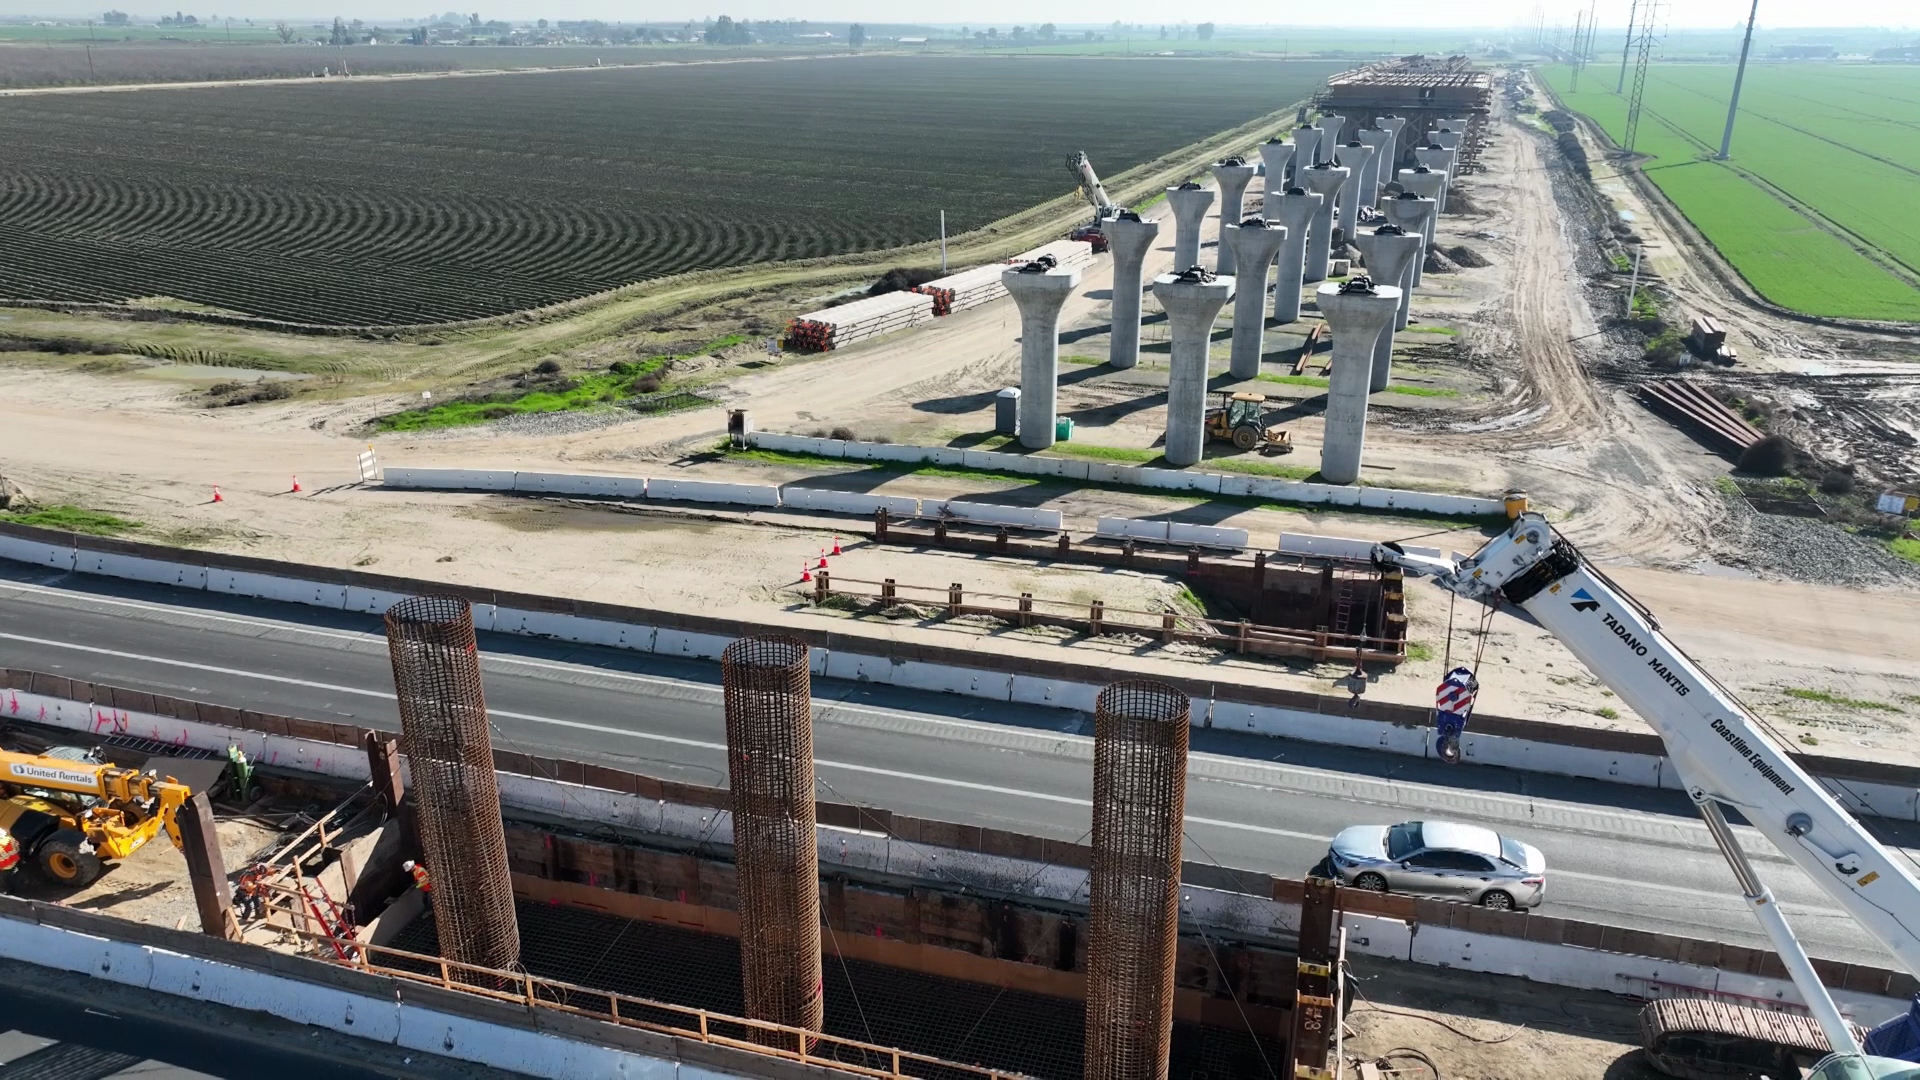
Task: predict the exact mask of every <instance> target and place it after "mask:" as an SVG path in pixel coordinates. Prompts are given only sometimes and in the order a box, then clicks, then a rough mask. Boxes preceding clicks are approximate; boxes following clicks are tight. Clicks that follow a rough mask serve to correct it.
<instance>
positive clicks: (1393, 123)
mask: <svg viewBox="0 0 1920 1080" xmlns="http://www.w3.org/2000/svg"><path fill="white" fill-rule="evenodd" d="M1374 125H1375V126H1377V127H1378V128H1379V129H1380V130H1381V131H1384V132H1386V133H1387V149H1386V152H1385V156H1384V157H1382V158H1381V160H1380V186H1381V187H1385V186H1387V185H1388V184H1391V183H1393V178H1394V176H1395V175H1396V174H1397V173H1399V171H1400V153H1401V151H1403V150H1405V149H1406V148H1407V144H1406V140H1404V139H1402V138H1401V137H1400V133H1401V132H1402V131H1405V130H1406V127H1407V118H1406V117H1404V116H1383V117H1381V118H1380V119H1378V120H1375V121H1374Z"/></svg>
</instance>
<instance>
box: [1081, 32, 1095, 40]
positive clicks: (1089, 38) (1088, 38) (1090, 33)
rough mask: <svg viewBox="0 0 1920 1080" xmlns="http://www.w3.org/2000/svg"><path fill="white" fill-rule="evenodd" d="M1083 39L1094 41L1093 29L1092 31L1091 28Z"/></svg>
mask: <svg viewBox="0 0 1920 1080" xmlns="http://www.w3.org/2000/svg"><path fill="white" fill-rule="evenodd" d="M1082 40H1085V41H1092V40H1093V31H1091V30H1089V31H1087V33H1086V37H1085V38H1083V39H1082Z"/></svg>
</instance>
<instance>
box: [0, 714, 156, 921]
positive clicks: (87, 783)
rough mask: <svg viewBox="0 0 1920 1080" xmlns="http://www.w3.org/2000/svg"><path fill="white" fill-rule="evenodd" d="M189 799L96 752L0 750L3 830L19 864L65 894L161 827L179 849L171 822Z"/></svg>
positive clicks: (136, 848)
mask: <svg viewBox="0 0 1920 1080" xmlns="http://www.w3.org/2000/svg"><path fill="white" fill-rule="evenodd" d="M192 794H193V793H192V792H191V791H189V790H188V788H187V785H185V784H182V783H179V782H177V781H176V780H174V779H173V778H172V777H170V776H169V777H161V776H159V775H157V774H155V773H154V772H153V771H152V770H148V771H147V772H141V771H139V770H137V769H123V768H121V767H120V766H118V765H113V764H111V763H106V762H102V761H101V760H100V758H99V752H98V751H81V750H70V749H64V748H56V749H54V750H53V751H51V752H50V753H48V754H45V755H34V754H14V753H8V752H6V751H0V828H4V829H6V830H7V831H8V832H10V833H12V834H13V837H14V839H16V840H18V841H19V842H20V855H21V860H22V861H23V862H25V863H27V864H28V865H31V866H32V867H33V868H34V869H35V870H38V871H39V872H40V874H41V875H42V876H43V877H45V878H46V879H47V880H49V881H51V882H53V883H54V884H57V885H62V886H66V887H68V888H75V889H83V888H85V887H87V886H88V885H91V884H93V882H94V880H95V879H97V878H98V877H99V876H100V872H101V870H102V869H103V868H104V866H105V863H107V862H108V861H115V860H120V859H125V858H126V857H128V856H129V855H132V854H133V853H134V852H136V851H139V850H140V849H141V848H142V847H145V846H146V843H147V841H149V840H151V839H153V838H154V837H155V836H157V835H158V834H159V832H160V830H161V829H163V828H164V829H165V830H167V835H168V836H169V837H170V838H172V840H173V845H174V846H175V847H179V846H181V840H180V826H179V824H178V822H177V821H176V820H175V815H176V814H177V813H178V811H179V809H180V807H181V806H182V805H184V804H185V803H186V801H187V799H188V798H189V797H190V796H191V795H192Z"/></svg>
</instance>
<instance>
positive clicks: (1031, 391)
mask: <svg viewBox="0 0 1920 1080" xmlns="http://www.w3.org/2000/svg"><path fill="white" fill-rule="evenodd" d="M1000 284H1002V285H1004V286H1006V289H1007V292H1009V293H1011V294H1013V302H1014V304H1015V305H1017V306H1018V307H1019V308H1020V445H1021V446H1024V447H1026V448H1027V449H1029V450H1045V449H1046V448H1047V447H1049V446H1052V445H1053V440H1054V436H1053V426H1054V422H1055V421H1054V410H1055V409H1056V408H1057V407H1058V401H1059V383H1060V380H1059V366H1060V308H1061V306H1062V305H1064V304H1065V303H1066V302H1067V297H1069V296H1072V295H1073V290H1074V287H1075V286H1077V285H1079V284H1080V271H1079V270H1078V269H1061V268H1060V267H1058V266H1056V265H1055V264H1054V261H1053V259H1052V258H1051V257H1049V256H1041V257H1040V259H1038V260H1037V261H1035V262H1030V263H1027V264H1026V265H1025V266H1019V267H1015V268H1014V269H1012V270H1007V271H1005V272H1003V273H1002V274H1001V275H1000Z"/></svg>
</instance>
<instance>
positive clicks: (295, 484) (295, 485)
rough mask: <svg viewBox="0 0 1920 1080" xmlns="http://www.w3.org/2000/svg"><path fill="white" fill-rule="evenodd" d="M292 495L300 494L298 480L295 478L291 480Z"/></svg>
mask: <svg viewBox="0 0 1920 1080" xmlns="http://www.w3.org/2000/svg"><path fill="white" fill-rule="evenodd" d="M293 494H295V495H298V494H300V478H299V477H297V476H296V477H294V478H293Z"/></svg>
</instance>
